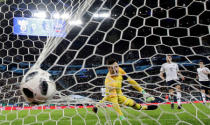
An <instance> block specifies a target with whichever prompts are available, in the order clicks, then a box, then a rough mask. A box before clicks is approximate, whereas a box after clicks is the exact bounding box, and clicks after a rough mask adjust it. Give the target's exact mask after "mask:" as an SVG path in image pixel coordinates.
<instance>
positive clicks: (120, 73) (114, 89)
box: [92, 58, 157, 120]
mask: <svg viewBox="0 0 210 125" xmlns="http://www.w3.org/2000/svg"><path fill="white" fill-rule="evenodd" d="M107 65H108V71H109V72H108V74H107V76H106V79H105V88H106V96H105V97H104V98H103V99H102V100H101V101H100V103H103V102H104V101H109V102H111V103H112V104H113V108H114V110H115V111H116V112H117V114H118V115H119V117H120V119H121V120H123V119H125V117H124V116H123V113H122V111H121V110H120V106H119V104H123V105H126V106H129V107H132V108H134V109H136V110H141V109H142V110H154V109H157V106H156V105H148V106H142V105H140V104H137V103H136V102H135V101H134V100H132V99H130V98H127V97H126V96H124V95H123V93H122V90H121V87H122V81H123V80H127V81H128V82H129V83H130V84H131V85H132V87H134V88H135V89H136V90H138V91H139V92H140V93H142V94H143V96H144V97H145V98H146V101H147V102H150V101H154V100H155V98H154V97H152V96H150V94H148V93H146V92H145V91H144V90H143V89H142V88H141V87H140V86H139V84H138V83H137V82H136V81H135V80H133V79H131V78H130V77H128V76H127V75H126V72H125V71H124V70H123V69H122V68H120V67H119V66H118V63H117V62H116V60H114V59H112V58H111V59H109V60H108V61H107ZM97 107H98V106H96V107H93V109H92V110H93V111H94V112H95V113H97V111H98V108H97Z"/></svg>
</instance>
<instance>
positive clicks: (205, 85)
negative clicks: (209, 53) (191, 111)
mask: <svg viewBox="0 0 210 125" xmlns="http://www.w3.org/2000/svg"><path fill="white" fill-rule="evenodd" d="M197 73H198V81H199V82H200V84H201V97H202V100H203V103H204V104H205V103H206V93H208V91H209V90H210V81H209V78H208V74H210V70H209V69H208V68H207V67H205V66H204V63H203V61H200V62H199V68H197ZM208 94H209V93H208Z"/></svg>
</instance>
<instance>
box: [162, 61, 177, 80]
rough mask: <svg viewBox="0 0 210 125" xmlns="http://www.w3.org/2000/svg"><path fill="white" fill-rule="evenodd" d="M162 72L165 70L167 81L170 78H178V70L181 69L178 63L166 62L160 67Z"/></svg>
mask: <svg viewBox="0 0 210 125" xmlns="http://www.w3.org/2000/svg"><path fill="white" fill-rule="evenodd" d="M160 71H161V72H165V73H166V81H170V80H178V79H179V78H178V75H177V73H178V71H179V67H178V65H177V64H176V63H173V62H171V63H164V64H163V65H162V66H161V69H160Z"/></svg>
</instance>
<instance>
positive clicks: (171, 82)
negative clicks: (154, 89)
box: [166, 80, 181, 89]
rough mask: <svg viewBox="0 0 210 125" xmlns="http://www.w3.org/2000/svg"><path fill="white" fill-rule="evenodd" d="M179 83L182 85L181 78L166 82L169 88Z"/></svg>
mask: <svg viewBox="0 0 210 125" xmlns="http://www.w3.org/2000/svg"><path fill="white" fill-rule="evenodd" d="M177 85H181V83H180V81H179V80H170V81H167V82H166V86H167V88H168V89H172V88H174V87H176V86H177Z"/></svg>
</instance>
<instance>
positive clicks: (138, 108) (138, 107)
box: [132, 103, 142, 110]
mask: <svg viewBox="0 0 210 125" xmlns="http://www.w3.org/2000/svg"><path fill="white" fill-rule="evenodd" d="M132 107H133V108H134V109H136V110H140V109H141V108H142V106H141V105H140V104H137V103H136V104H135V105H133V106H132Z"/></svg>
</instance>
